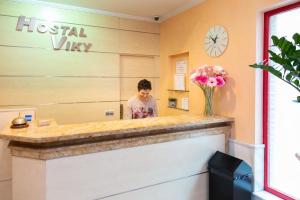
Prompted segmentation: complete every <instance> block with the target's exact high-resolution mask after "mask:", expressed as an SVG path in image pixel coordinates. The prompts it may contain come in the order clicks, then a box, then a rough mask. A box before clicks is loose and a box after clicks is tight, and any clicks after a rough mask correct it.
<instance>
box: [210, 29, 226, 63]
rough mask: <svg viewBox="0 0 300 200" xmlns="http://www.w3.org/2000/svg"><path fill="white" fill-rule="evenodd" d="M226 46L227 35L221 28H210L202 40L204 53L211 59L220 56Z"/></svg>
mask: <svg viewBox="0 0 300 200" xmlns="http://www.w3.org/2000/svg"><path fill="white" fill-rule="evenodd" d="M227 44H228V34H227V32H226V30H225V29H224V27H222V26H213V27H211V28H210V29H209V31H208V32H207V34H206V36H205V39H204V47H205V51H206V53H207V54H208V55H209V56H211V57H217V56H220V55H222V54H223V53H224V51H225V49H226V47H227Z"/></svg>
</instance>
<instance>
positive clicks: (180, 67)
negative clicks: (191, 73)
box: [176, 60, 187, 74]
mask: <svg viewBox="0 0 300 200" xmlns="http://www.w3.org/2000/svg"><path fill="white" fill-rule="evenodd" d="M186 73H187V62H186V61H185V60H180V61H177V62H176V74H186Z"/></svg>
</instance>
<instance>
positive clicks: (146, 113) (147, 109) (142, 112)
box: [124, 96, 157, 119]
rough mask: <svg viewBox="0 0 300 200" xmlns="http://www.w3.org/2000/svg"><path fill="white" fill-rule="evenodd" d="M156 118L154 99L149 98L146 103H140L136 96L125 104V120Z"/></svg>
mask: <svg viewBox="0 0 300 200" xmlns="http://www.w3.org/2000/svg"><path fill="white" fill-rule="evenodd" d="M146 117H157V106H156V101H155V99H154V98H153V97H152V96H150V97H149V100H148V101H141V100H140V99H139V98H138V97H137V96H134V97H131V98H130V99H129V100H128V102H127V108H126V113H125V117H124V118H125V119H139V118H146Z"/></svg>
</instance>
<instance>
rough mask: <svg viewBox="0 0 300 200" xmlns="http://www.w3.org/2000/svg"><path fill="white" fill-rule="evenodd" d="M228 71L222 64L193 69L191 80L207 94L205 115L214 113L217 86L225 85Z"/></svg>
mask: <svg viewBox="0 0 300 200" xmlns="http://www.w3.org/2000/svg"><path fill="white" fill-rule="evenodd" d="M226 76H227V73H226V72H225V70H224V69H223V67H221V66H209V65H204V66H201V67H197V68H196V69H193V70H192V72H191V75H190V80H191V81H192V82H193V83H195V84H196V85H198V86H199V87H200V88H201V89H202V91H203V93H204V96H205V107H204V115H207V116H210V115H213V109H212V101H213V95H214V90H215V88H216V87H223V86H224V85H225V83H226Z"/></svg>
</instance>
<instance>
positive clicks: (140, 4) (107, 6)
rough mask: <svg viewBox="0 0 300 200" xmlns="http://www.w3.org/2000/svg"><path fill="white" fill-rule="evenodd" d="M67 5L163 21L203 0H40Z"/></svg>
mask: <svg viewBox="0 0 300 200" xmlns="http://www.w3.org/2000/svg"><path fill="white" fill-rule="evenodd" d="M41 1H43V2H51V3H55V4H56V5H58V4H64V5H69V6H76V7H84V8H90V9H94V10H100V11H108V12H110V14H111V15H114V14H115V15H123V16H124V15H125V17H126V15H128V17H131V18H134V17H136V18H138V19H145V20H152V19H153V17H154V16H160V21H163V20H165V19H167V18H169V17H171V16H174V15H176V14H178V13H180V12H182V11H184V10H186V9H188V8H191V7H193V6H195V5H196V4H199V3H201V2H203V1H204V0H40V1H39V2H41Z"/></svg>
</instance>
